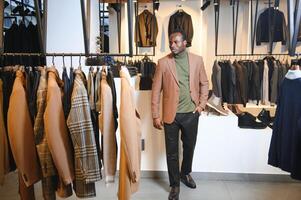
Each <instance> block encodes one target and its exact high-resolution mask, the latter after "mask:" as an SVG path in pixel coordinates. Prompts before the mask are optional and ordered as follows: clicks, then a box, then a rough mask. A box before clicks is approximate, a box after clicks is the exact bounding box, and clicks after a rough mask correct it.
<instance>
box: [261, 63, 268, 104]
mask: <svg viewBox="0 0 301 200" xmlns="http://www.w3.org/2000/svg"><path fill="white" fill-rule="evenodd" d="M268 102H269V66H268V62H267V61H266V60H264V68H263V79H262V104H268Z"/></svg>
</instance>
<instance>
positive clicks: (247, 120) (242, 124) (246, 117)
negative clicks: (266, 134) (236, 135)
mask: <svg viewBox="0 0 301 200" xmlns="http://www.w3.org/2000/svg"><path fill="white" fill-rule="evenodd" d="M238 126H239V128H250V129H265V128H266V127H267V125H265V124H264V123H262V122H257V121H256V117H254V116H253V115H251V114H250V113H248V112H243V113H241V114H239V115H238Z"/></svg>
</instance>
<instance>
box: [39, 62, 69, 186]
mask: <svg viewBox="0 0 301 200" xmlns="http://www.w3.org/2000/svg"><path fill="white" fill-rule="evenodd" d="M47 71H48V85H47V103H46V105H47V106H46V109H45V113H44V126H45V134H46V139H47V141H48V147H49V150H50V152H51V155H52V158H53V162H54V164H55V166H56V168H57V171H58V174H59V176H60V177H61V179H62V180H63V182H64V184H65V185H68V184H70V183H72V181H73V179H74V167H73V156H72V153H71V152H72V145H71V141H70V139H69V135H68V131H67V125H66V122H65V117H64V112H63V104H62V93H61V88H60V87H59V86H62V84H63V83H62V81H61V80H60V79H59V75H58V72H57V70H56V69H55V68H54V67H52V68H49V69H48V70H47Z"/></svg>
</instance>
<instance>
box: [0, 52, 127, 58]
mask: <svg viewBox="0 0 301 200" xmlns="http://www.w3.org/2000/svg"><path fill="white" fill-rule="evenodd" d="M0 56H41V57H43V56H46V57H61V56H62V57H63V56H68V57H69V56H70V57H73V56H74V57H78V56H79V57H80V56H83V57H92V56H95V57H102V56H115V57H118V56H120V57H132V56H131V55H130V54H111V53H107V54H98V53H89V54H86V53H1V54H0Z"/></svg>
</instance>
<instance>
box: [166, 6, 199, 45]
mask: <svg viewBox="0 0 301 200" xmlns="http://www.w3.org/2000/svg"><path fill="white" fill-rule="evenodd" d="M175 30H182V31H184V32H185V34H186V40H187V45H186V46H187V47H190V46H191V43H192V37H193V25H192V19H191V16H190V15H189V14H187V13H186V12H184V11H180V10H179V11H177V12H176V13H175V14H173V15H172V16H170V18H169V23H168V35H170V34H171V33H172V32H173V31H175Z"/></svg>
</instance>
